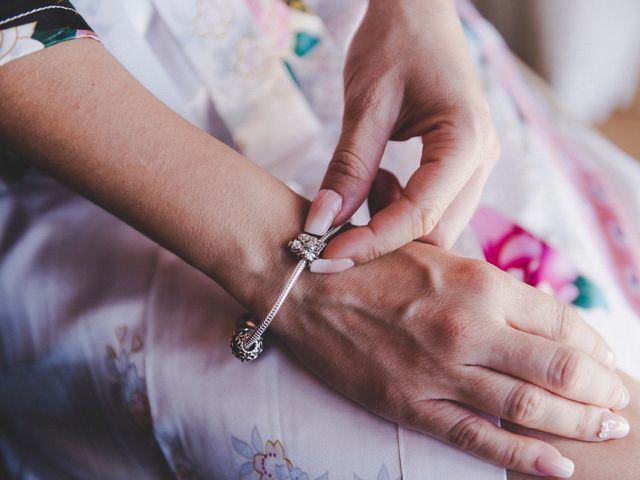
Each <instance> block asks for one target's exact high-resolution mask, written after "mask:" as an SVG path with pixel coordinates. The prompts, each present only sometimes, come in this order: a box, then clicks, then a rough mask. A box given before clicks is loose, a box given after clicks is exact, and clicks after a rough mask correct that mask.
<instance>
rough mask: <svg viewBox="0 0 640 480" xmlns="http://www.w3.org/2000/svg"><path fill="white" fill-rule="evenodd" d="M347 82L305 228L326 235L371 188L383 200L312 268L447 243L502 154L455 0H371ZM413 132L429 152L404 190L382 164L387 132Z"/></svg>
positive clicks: (399, 136)
mask: <svg viewBox="0 0 640 480" xmlns="http://www.w3.org/2000/svg"><path fill="white" fill-rule="evenodd" d="M344 81H345V110H344V120H343V128H342V133H341V136H340V140H339V142H338V145H337V147H336V150H335V153H334V156H333V159H332V160H331V163H330V165H329V168H328V170H327V173H326V175H325V178H324V181H323V185H322V190H321V191H320V192H319V194H318V195H317V196H316V199H315V200H314V202H313V205H312V207H311V210H310V212H309V217H308V219H307V223H306V225H305V229H306V230H307V231H309V232H310V233H314V234H318V235H320V234H323V233H324V232H325V231H326V230H327V229H328V228H329V227H330V226H331V224H339V223H342V222H344V221H346V220H348V219H349V218H350V217H351V216H352V215H353V214H354V213H355V211H356V210H357V209H358V207H359V206H360V205H361V204H362V202H363V201H364V200H365V199H366V198H367V196H369V194H370V193H372V194H375V196H376V197H377V199H378V203H380V198H382V199H383V201H382V203H383V206H384V208H382V209H381V210H380V211H379V212H378V213H377V214H375V215H374V216H373V218H372V219H371V221H370V222H369V224H368V225H365V226H362V227H358V228H355V229H352V230H350V231H348V232H345V233H343V234H341V235H339V236H338V237H336V238H335V239H334V240H332V241H331V242H330V243H329V245H328V247H327V249H326V250H325V255H324V257H325V259H323V260H317V261H316V262H315V264H314V265H313V266H312V270H313V271H317V272H337V271H341V270H344V269H345V268H349V267H350V266H352V265H353V264H354V262H355V263H363V262H367V261H369V260H373V259H374V258H377V257H379V256H381V255H384V254H386V253H389V252H391V251H393V250H396V249H397V248H400V247H401V246H403V245H405V244H407V243H408V242H410V241H412V240H416V239H420V240H423V241H426V242H429V243H433V244H437V245H441V246H445V247H450V246H451V245H452V244H453V243H454V242H455V240H456V238H457V237H458V235H459V234H460V232H461V231H462V229H463V228H464V226H465V225H466V224H467V222H468V221H469V219H470V218H471V215H472V214H473V212H474V210H475V208H476V206H477V203H478V199H479V197H480V194H481V191H482V188H483V186H484V183H485V181H486V178H487V176H488V174H489V172H490V170H491V168H492V166H493V164H494V163H495V161H496V159H497V157H498V154H499V143H498V140H497V136H496V134H495V131H494V128H493V124H492V121H491V116H490V112H489V108H488V105H487V103H486V101H485V99H484V96H483V92H482V90H481V87H480V85H479V82H478V79H477V78H476V73H475V71H474V66H473V64H472V62H471V59H470V56H469V54H468V52H467V47H466V44H465V40H464V34H463V31H462V27H461V24H460V20H459V18H458V15H457V12H456V9H455V4H454V2H453V0H433V1H428V2H425V1H424V0H399V1H397V2H388V1H387V0H371V1H370V3H369V9H368V11H367V14H366V15H365V17H364V20H363V22H362V24H361V25H360V28H359V29H358V31H357V33H356V35H355V37H354V39H353V42H352V44H351V47H350V50H349V55H348V58H347V62H346V65H345V71H344ZM412 137H421V139H422V143H423V150H422V158H421V159H420V165H419V167H418V168H417V170H416V171H415V173H414V174H413V175H412V176H411V178H410V179H409V182H408V183H407V185H406V187H405V188H404V189H403V188H401V187H400V185H399V183H398V182H397V180H396V179H395V177H391V178H392V181H389V178H390V176H389V174H388V172H385V171H383V170H379V169H378V167H379V164H380V160H381V157H382V154H383V152H384V149H385V145H386V144H387V142H388V141H389V140H407V139H409V138H412ZM407 160H408V161H409V160H411V159H407ZM372 185H373V190H372ZM327 259H334V260H327ZM335 259H339V260H337V261H336V260H335Z"/></svg>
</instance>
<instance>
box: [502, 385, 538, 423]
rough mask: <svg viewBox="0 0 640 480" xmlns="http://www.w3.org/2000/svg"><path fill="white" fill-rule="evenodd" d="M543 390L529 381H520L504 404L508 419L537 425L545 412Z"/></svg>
mask: <svg viewBox="0 0 640 480" xmlns="http://www.w3.org/2000/svg"><path fill="white" fill-rule="evenodd" d="M543 403H544V398H543V397H542V391H541V390H540V389H539V388H537V387H534V386H532V385H530V384H527V383H519V384H518V385H517V386H515V387H514V388H513V390H512V391H511V392H510V393H509V396H508V397H507V400H506V402H505V405H504V415H505V417H506V418H507V419H509V420H511V421H512V422H515V423H517V424H519V425H523V426H529V425H535V424H536V423H537V422H538V421H539V420H540V418H541V415H542V414H543V410H542V407H543Z"/></svg>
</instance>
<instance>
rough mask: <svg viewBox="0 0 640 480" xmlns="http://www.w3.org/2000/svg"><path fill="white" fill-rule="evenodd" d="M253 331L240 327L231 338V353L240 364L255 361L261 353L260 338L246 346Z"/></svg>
mask: <svg viewBox="0 0 640 480" xmlns="http://www.w3.org/2000/svg"><path fill="white" fill-rule="evenodd" d="M255 330H256V329H255V328H251V327H241V328H238V329H237V330H236V331H235V332H233V335H232V336H231V352H232V353H233V355H235V357H236V358H237V359H239V360H240V361H241V362H250V361H251V360H255V359H256V358H258V356H259V355H260V354H261V353H262V348H263V343H262V337H259V338H258V339H257V340H256V341H255V342H254V343H253V344H252V345H251V346H250V347H247V346H246V345H247V342H248V341H249V339H250V338H251V336H252V335H253V332H255Z"/></svg>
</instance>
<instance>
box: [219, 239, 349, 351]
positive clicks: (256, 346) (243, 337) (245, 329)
mask: <svg viewBox="0 0 640 480" xmlns="http://www.w3.org/2000/svg"><path fill="white" fill-rule="evenodd" d="M338 230H340V227H339V226H338V227H333V228H332V229H330V230H329V231H328V232H327V233H325V234H324V235H323V236H322V237H316V236H315V235H310V234H308V233H300V234H298V236H297V237H296V238H295V239H294V240H292V241H290V242H289V244H288V245H287V247H288V249H289V251H290V252H291V253H293V254H294V255H295V256H296V257H297V258H298V260H299V261H298V264H297V265H296V267H295V268H294V269H293V272H292V273H291V275H289V279H288V280H287V283H285V284H284V288H283V289H282V291H281V292H280V295H278V299H277V300H276V302H275V303H274V304H273V307H271V310H269V313H268V314H267V316H266V317H264V319H263V320H262V321H261V322H260V323H259V324H258V325H257V326H256V325H254V324H253V323H252V322H246V324H245V325H244V326H242V327H240V328H238V329H237V330H236V331H235V332H234V333H233V335H232V336H231V352H232V353H233V354H234V355H235V356H236V358H238V359H239V360H240V361H241V362H249V361H251V360H255V359H256V358H258V356H259V355H260V354H261V353H262V348H263V346H264V345H263V338H262V335H264V332H265V331H266V330H267V328H268V327H269V325H271V322H273V319H274V318H276V314H277V313H278V310H280V307H282V304H283V303H284V301H285V300H286V298H287V296H288V295H289V293H290V292H291V289H292V288H293V286H294V285H295V283H296V281H297V280H298V278H300V274H301V273H302V272H303V271H304V269H305V268H306V267H307V266H308V265H310V264H311V262H313V261H314V260H315V259H316V258H318V257H319V256H320V255H321V254H322V250H324V247H325V246H326V245H327V240H328V239H329V238H331V237H332V236H333V235H334V234H335V233H336V232H337V231H338Z"/></svg>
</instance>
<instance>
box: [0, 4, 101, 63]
mask: <svg viewBox="0 0 640 480" xmlns="http://www.w3.org/2000/svg"><path fill="white" fill-rule="evenodd" d="M75 38H93V39H94V40H98V37H97V35H96V34H95V33H94V32H93V31H92V30H91V28H90V27H89V25H87V22H85V21H84V19H83V18H82V16H81V15H80V14H79V13H78V12H77V11H76V9H75V8H74V7H73V5H72V4H71V3H70V2H69V1H67V0H0V66H2V65H4V64H5V63H8V62H10V61H11V60H15V59H17V58H20V57H23V56H25V55H28V54H29V53H33V52H36V51H38V50H42V49H43V48H46V47H50V46H51V45H55V44H56V43H60V42H64V41H66V40H73V39H75Z"/></svg>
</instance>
